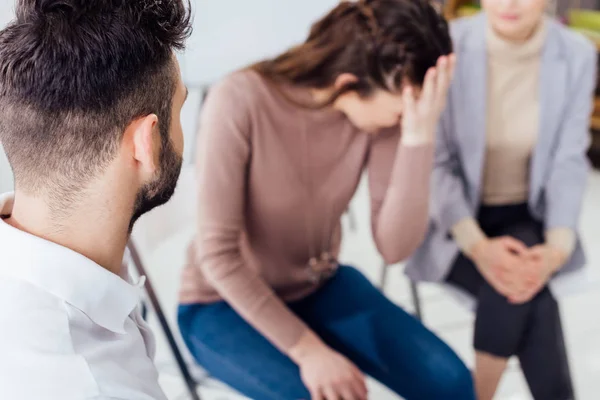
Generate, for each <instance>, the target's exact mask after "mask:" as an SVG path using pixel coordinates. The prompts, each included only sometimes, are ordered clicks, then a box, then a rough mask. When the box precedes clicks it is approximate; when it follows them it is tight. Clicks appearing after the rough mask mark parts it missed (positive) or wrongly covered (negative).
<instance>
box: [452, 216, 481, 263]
mask: <svg viewBox="0 0 600 400" xmlns="http://www.w3.org/2000/svg"><path fill="white" fill-rule="evenodd" d="M451 231H452V237H453V238H454V240H455V241H456V244H457V245H458V247H459V248H460V250H461V251H462V252H463V254H465V255H467V256H470V255H471V250H472V249H473V246H474V245H475V244H476V243H477V242H479V241H481V240H484V239H485V238H486V235H485V233H484V232H483V230H482V229H481V227H480V226H479V223H478V222H477V221H476V220H475V218H473V217H466V218H463V219H461V220H460V221H458V222H457V223H456V224H454V226H452V229H451Z"/></svg>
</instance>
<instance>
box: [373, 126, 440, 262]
mask: <svg viewBox="0 0 600 400" xmlns="http://www.w3.org/2000/svg"><path fill="white" fill-rule="evenodd" d="M399 139H400V133H399V129H398V128H395V129H394V131H391V130H390V131H385V132H382V133H381V134H380V135H379V137H377V138H375V139H374V140H373V143H372V145H371V151H370V153H369V160H368V170H369V191H370V196H371V224H372V231H373V237H374V239H375V244H376V246H377V248H378V250H379V252H380V253H381V255H382V256H383V259H384V260H385V261H386V263H388V264H394V263H397V262H400V261H402V260H404V259H405V258H407V257H409V256H410V255H411V254H412V253H413V252H414V251H415V250H416V249H417V247H418V246H419V245H420V244H421V241H422V240H423V238H424V236H425V233H426V230H427V221H428V215H429V207H428V203H429V187H430V185H429V180H430V175H431V170H432V167H433V144H414V145H409V144H405V143H402V142H401V141H400V140H399Z"/></svg>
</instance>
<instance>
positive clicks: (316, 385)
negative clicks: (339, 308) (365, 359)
mask: <svg viewBox="0 0 600 400" xmlns="http://www.w3.org/2000/svg"><path fill="white" fill-rule="evenodd" d="M289 355H290V357H291V358H292V360H293V361H294V362H295V363H296V364H298V366H299V367H300V374H301V377H302V381H303V382H304V384H305V385H306V387H307V388H308V390H309V391H310V395H311V399H312V400H367V386H366V382H365V376H364V375H363V373H362V372H361V371H360V370H359V369H358V368H357V367H356V366H355V365H354V364H352V363H351V362H350V361H349V360H348V359H346V357H344V356H342V355H341V354H339V353H338V352H336V351H334V350H332V349H331V348H329V347H328V346H327V345H326V344H325V343H323V342H322V341H321V340H320V339H319V338H318V337H317V336H316V335H315V334H314V333H312V332H307V333H306V334H305V335H304V336H303V337H302V338H301V339H300V341H299V342H298V344H296V346H294V347H293V348H292V349H291V350H290V352H289ZM307 400H308V399H307Z"/></svg>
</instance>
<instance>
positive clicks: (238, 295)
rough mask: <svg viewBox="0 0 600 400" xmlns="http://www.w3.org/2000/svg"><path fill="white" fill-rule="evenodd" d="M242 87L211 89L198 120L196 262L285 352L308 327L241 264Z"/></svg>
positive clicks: (247, 106)
mask: <svg viewBox="0 0 600 400" xmlns="http://www.w3.org/2000/svg"><path fill="white" fill-rule="evenodd" d="M228 79H230V80H231V79H232V78H231V77H230V78H228ZM243 83H244V82H238V81H234V82H228V81H225V82H224V83H221V84H220V85H219V86H217V87H215V88H214V89H212V90H211V93H210V95H209V96H208V98H207V101H206V103H205V105H204V107H203V111H202V115H201V118H200V132H199V138H198V142H197V143H198V148H197V168H198V188H199V224H198V235H197V239H196V247H197V248H198V249H199V251H196V254H197V256H196V259H195V262H196V263H197V265H199V267H200V268H201V270H202V272H203V274H204V276H205V277H206V279H207V281H208V282H209V283H210V284H211V285H212V286H213V287H214V288H215V290H216V291H217V292H218V293H219V294H220V295H221V297H222V298H223V299H224V300H225V301H226V302H227V303H229V304H230V305H231V307H232V308H233V309H235V310H236V311H237V312H238V313H239V314H240V315H241V316H242V318H244V319H245V320H246V321H248V322H249V323H250V325H252V326H253V327H254V328H255V329H257V330H258V331H259V332H260V333H261V334H262V335H264V336H265V337H266V338H267V339H268V340H270V341H271V342H272V343H273V344H274V345H275V346H276V347H278V348H279V349H280V350H281V351H283V352H284V353H287V352H288V351H289V350H290V348H291V347H293V346H294V345H295V344H296V343H297V341H298V340H299V339H300V337H301V336H302V335H303V334H304V332H305V331H306V330H307V329H308V328H307V326H306V325H305V324H304V323H303V322H302V321H301V320H300V319H299V318H297V317H296V316H295V315H294V314H293V313H292V312H291V310H289V309H288V307H287V306H286V305H285V303H284V302H283V301H282V300H281V299H280V298H279V297H278V296H277V295H276V294H275V292H274V291H273V290H272V289H271V288H270V287H269V286H268V284H267V283H266V282H265V281H264V280H263V278H262V277H261V276H260V275H259V274H258V273H256V272H254V271H253V270H252V269H251V268H249V267H248V266H247V265H246V263H245V262H244V260H243V258H242V255H241V250H240V244H239V243H240V238H241V234H242V232H243V229H244V221H245V215H244V208H245V201H246V199H245V188H246V185H247V184H248V182H247V179H246V176H247V171H248V168H249V159H250V152H251V145H250V143H251V142H250V138H251V136H250V130H251V125H250V118H251V103H250V101H248V100H247V96H248V88H247V87H244V85H243ZM246 86H247V85H246Z"/></svg>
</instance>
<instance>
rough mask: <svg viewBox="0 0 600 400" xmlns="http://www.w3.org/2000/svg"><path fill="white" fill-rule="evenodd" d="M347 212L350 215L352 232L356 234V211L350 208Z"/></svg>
mask: <svg viewBox="0 0 600 400" xmlns="http://www.w3.org/2000/svg"><path fill="white" fill-rule="evenodd" d="M346 212H347V213H348V220H349V222H350V230H351V231H352V232H356V215H355V214H354V210H353V209H352V206H349V207H348V210H346Z"/></svg>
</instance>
